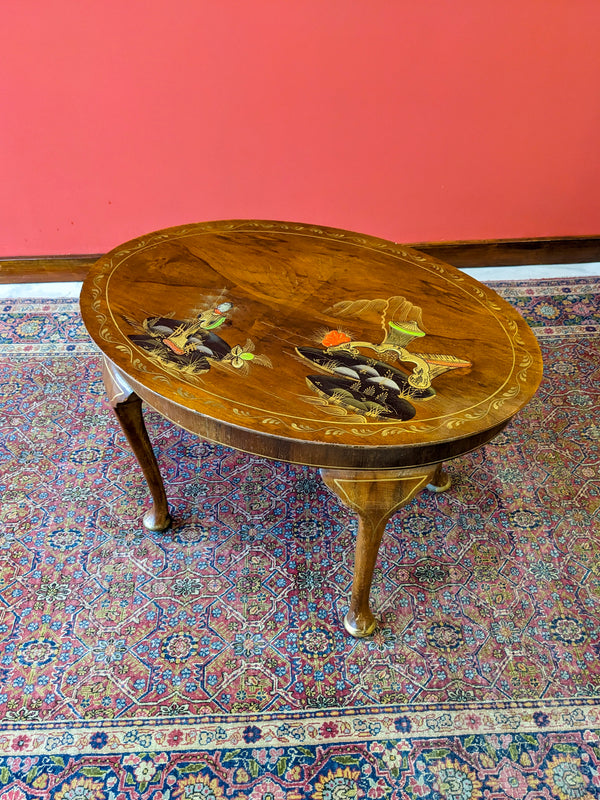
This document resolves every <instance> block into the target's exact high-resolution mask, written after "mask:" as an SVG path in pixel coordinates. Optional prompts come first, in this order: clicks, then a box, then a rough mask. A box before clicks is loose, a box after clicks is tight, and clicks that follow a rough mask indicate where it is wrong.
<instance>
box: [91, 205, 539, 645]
mask: <svg viewBox="0 0 600 800" xmlns="http://www.w3.org/2000/svg"><path fill="white" fill-rule="evenodd" d="M81 310H82V314H83V319H84V321H85V324H86V327H87V329H88V331H89V332H90V334H91V336H92V337H93V339H94V340H95V342H96V343H97V344H98V346H99V347H100V349H101V350H102V352H103V353H104V357H105V362H104V363H105V367H104V379H105V383H106V388H107V392H108V395H109V397H110V400H111V403H112V405H113V407H114V409H115V412H116V414H117V417H118V418H119V421H120V423H121V426H122V428H123V431H124V433H125V435H126V437H127V439H128V441H129V443H130V444H131V447H132V449H133V451H134V453H135V455H136V457H137V459H138V461H139V464H140V466H141V468H142V470H143V472H144V475H145V477H146V480H147V482H148V486H149V488H150V492H151V494H152V499H153V504H152V507H151V509H150V510H149V511H148V513H147V514H146V516H145V517H144V524H145V525H146V527H147V528H149V529H151V530H163V529H165V528H167V527H168V526H169V524H170V516H169V510H168V503H167V497H166V493H165V488H164V484H163V481H162V478H161V475H160V472H159V469H158V465H157V462H156V458H155V456H154V453H153V450H152V446H151V444H150V441H149V439H148V435H147V432H146V428H145V425H144V421H143V417H142V411H141V406H142V401H143V402H145V403H148V405H150V406H151V407H152V408H154V409H156V410H157V411H158V412H159V413H161V414H162V415H164V416H165V417H167V418H168V419H170V420H171V421H173V422H174V423H175V424H177V425H180V426H182V427H184V428H186V429H187V430H189V431H192V432H194V433H196V434H198V435H199V436H202V437H204V438H206V439H209V440H212V441H215V442H219V443H221V444H224V445H228V446H231V447H234V448H236V449H239V450H243V451H245V452H249V453H254V454H256V455H260V456H265V457H267V458H274V459H278V460H282V461H289V462H293V463H296V464H306V465H312V466H314V467H318V468H320V470H321V475H322V477H323V480H324V481H325V483H326V484H327V486H328V487H329V488H330V489H331V490H332V491H333V492H335V494H336V495H337V496H338V497H339V498H340V499H341V501H342V502H343V503H345V504H346V505H347V506H349V507H350V508H351V509H352V510H354V511H355V512H356V513H357V514H358V518H359V527H358V534H357V540H356V555H355V567H354V580H353V587H352V597H351V600H350V610H349V611H348V614H347V615H346V618H345V621H344V622H345V626H346V629H347V630H348V632H349V633H351V634H352V635H353V636H366V635H368V634H370V633H371V632H372V631H373V630H374V628H375V624H376V621H375V618H374V616H373V614H372V612H371V609H370V607H369V591H370V587H371V581H372V577H373V570H374V567H375V561H376V559H377V553H378V549H379V544H380V542H381V538H382V535H383V532H384V528H385V525H386V523H387V521H388V519H389V518H390V516H391V514H393V513H394V512H395V511H396V510H397V509H398V508H400V507H401V506H403V505H404V504H406V503H407V502H408V501H410V500H411V499H412V498H413V497H414V496H415V495H416V494H417V492H419V491H421V490H422V489H424V488H425V487H429V488H430V489H433V490H436V491H437V490H439V491H442V490H444V489H447V488H448V486H449V481H448V479H447V477H446V474H445V473H444V471H443V469H442V463H443V462H444V461H446V460H448V459H451V458H455V457H456V456H459V455H462V454H463V453H466V452H468V451H470V450H473V449H474V448H477V447H479V446H481V445H483V444H485V443H486V442H488V441H490V439H492V438H493V437H494V436H495V435H496V434H497V433H499V432H500V431H501V430H502V429H503V428H504V427H505V426H506V424H507V423H508V422H509V421H510V419H511V418H512V417H513V416H514V415H515V414H516V413H517V412H518V411H519V409H521V408H522V407H523V406H524V405H525V404H526V403H527V402H528V401H529V400H530V398H531V397H532V395H533V394H534V393H535V391H536V389H537V387H538V384H539V382H540V379H541V375H542V360H541V355H540V351H539V347H538V345H537V342H536V339H535V337H534V335H533V333H532V332H531V330H530V329H529V328H528V326H527V325H526V323H525V322H524V321H523V319H522V318H521V317H520V316H519V314H518V313H517V312H516V311H515V310H514V309H513V308H512V307H511V306H510V305H508V304H507V303H506V302H505V301H504V300H502V299H501V298H500V297H499V296H498V295H497V294H495V293H494V292H493V291H492V290H491V289H489V288H487V287H485V286H483V285H481V284H480V283H478V282H477V281H475V280H473V279H472V278H470V277H468V276H466V275H464V274H462V273H460V272H459V271H458V270H456V269H454V268H453V267H450V266H448V265H446V264H443V263H441V262H438V261H436V260H434V259H432V258H429V257H427V256H425V255H423V254H421V253H419V252H416V251H413V250H411V249H409V248H407V247H404V246H402V245H398V244H394V243H392V242H388V241H384V240H382V239H376V238H373V237H369V236H363V235H360V234H357V233H352V232H349V231H342V230H335V229H331V228H322V227H315V226H310V225H302V224H294V223H283V222H268V221H254V220H235V221H226V222H213V223H204V224H197V225H189V226H185V227H178V228H171V229H168V230H164V231H159V232H156V233H152V234H150V235H148V236H145V237H141V238H139V239H135V240H134V241H131V242H128V243H127V244H124V245H122V246H120V247H118V248H116V249H115V250H113V251H112V252H110V253H108V255H106V256H104V257H103V258H101V259H100V260H99V261H98V262H97V264H96V265H95V267H94V268H93V269H92V271H91V273H90V275H89V277H88V278H87V280H86V281H85V284H84V286H83V289H82V293H81Z"/></svg>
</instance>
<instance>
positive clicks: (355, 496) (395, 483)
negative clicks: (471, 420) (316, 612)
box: [321, 465, 436, 638]
mask: <svg viewBox="0 0 600 800" xmlns="http://www.w3.org/2000/svg"><path fill="white" fill-rule="evenodd" d="M435 471H436V467H435V465H434V466H431V467H419V468H415V469H388V470H337V469H322V470H321V477H322V478H323V481H324V482H325V484H326V485H327V486H328V487H329V488H330V489H331V490H332V491H333V492H334V493H335V494H336V495H337V496H338V497H339V498H340V500H341V501H342V503H344V505H346V506H348V508H350V509H352V511H355V512H356V513H357V514H358V534H357V537H356V549H355V555H354V577H353V581H352V597H351V599H350V609H349V611H348V613H347V614H346V617H345V619H344V627H345V628H346V630H347V631H348V633H349V634H350V635H351V636H354V637H357V638H359V637H362V636H369V635H370V634H371V633H373V631H374V630H375V627H376V626H377V620H376V619H375V617H374V616H373V612H372V611H371V608H370V606H369V593H370V591H371V583H372V581H373V572H374V570H375V562H376V561H377V554H378V552H379V545H380V543H381V538H382V536H383V531H384V529H385V526H386V524H387V522H388V520H389V518H390V517H391V516H392V514H393V513H394V511H396V510H397V509H399V508H400V507H401V506H403V505H405V504H406V503H408V502H409V501H410V500H412V498H413V497H414V496H415V495H416V494H417V492H419V491H420V490H421V489H424V488H425V486H426V485H427V484H428V483H429V482H430V481H431V480H432V479H433V476H434V474H435Z"/></svg>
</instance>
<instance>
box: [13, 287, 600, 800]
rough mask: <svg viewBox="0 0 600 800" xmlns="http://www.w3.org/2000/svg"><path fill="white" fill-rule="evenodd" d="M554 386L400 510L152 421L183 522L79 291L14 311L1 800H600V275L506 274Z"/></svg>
mask: <svg viewBox="0 0 600 800" xmlns="http://www.w3.org/2000/svg"><path fill="white" fill-rule="evenodd" d="M495 288H496V289H497V290H498V291H500V292H501V293H502V294H503V296H504V297H506V298H507V299H508V300H509V302H511V303H512V304H514V305H515V306H516V307H517V308H518V309H519V310H520V312H521V313H522V314H523V315H524V316H525V317H526V318H527V320H528V321H529V322H530V324H531V325H532V326H533V327H534V329H535V331H536V333H537V335H538V336H539V341H540V344H541V346H542V350H543V355H544V359H545V379H544V382H543V385H542V387H541V389H540V391H539V393H538V395H537V396H536V398H535V399H534V401H533V402H532V403H531V404H530V405H529V406H528V407H527V409H526V410H525V411H524V413H522V414H521V415H520V416H519V417H518V418H517V419H515V420H514V422H513V423H512V424H511V425H510V427H509V428H507V429H506V431H505V432H504V433H502V434H501V435H500V436H499V437H498V438H497V439H496V440H495V441H494V442H493V443H492V444H490V445H488V446H486V447H485V448H483V449H481V450H479V451H477V452H475V453H473V454H470V455H468V456H464V457H462V458H460V459H457V460H456V461H453V462H451V463H450V464H449V466H448V469H449V472H450V473H451V475H452V478H453V482H454V484H453V487H452V489H451V490H450V491H449V492H447V493H446V494H441V495H432V494H429V493H427V492H426V493H424V494H422V495H420V496H419V497H418V498H417V499H416V500H414V501H413V502H412V503H411V504H410V505H409V506H408V507H407V508H405V509H403V510H402V511H401V512H399V513H398V514H396V515H395V517H394V518H393V520H392V521H391V522H390V523H389V525H388V529H387V532H386V536H385V538H384V542H383V544H382V547H381V552H380V557H379V561H378V566H377V572H376V576H375V580H374V588H373V601H374V607H375V610H376V613H377V616H378V618H379V620H380V626H379V628H378V630H377V631H376V633H375V634H374V635H373V636H372V637H371V638H369V639H364V640H354V639H352V638H350V637H349V636H347V635H346V634H345V632H344V629H343V626H342V618H343V615H344V613H345V610H346V606H347V602H348V597H349V588H350V582H351V570H352V554H353V537H354V531H355V529H356V522H355V519H354V517H353V516H352V514H351V513H350V512H349V511H347V510H346V509H344V508H343V507H341V506H340V505H339V504H338V502H337V500H336V498H335V497H334V496H333V495H331V494H330V493H329V492H328V490H327V489H326V488H325V487H324V486H323V484H322V483H321V480H320V478H319V476H318V473H317V472H316V470H313V469H309V468H302V467H297V466H289V465H284V464H280V463H276V462H271V461H266V460H263V459H260V458H254V457H252V456H248V455H244V454H241V453H237V452H234V451H232V450H229V449H227V448H224V447H220V446H216V445H213V444H209V443H207V442H203V441H200V440H198V439H196V438H194V437H193V436H191V435H190V434H188V433H186V432H184V431H181V430H178V429H176V428H175V427H174V426H173V425H172V424H170V423H168V422H166V421H165V420H163V419H161V418H160V417H159V416H158V415H156V414H155V413H153V412H150V413H148V414H147V421H148V427H149V432H150V436H151V439H152V441H153V443H154V445H155V448H156V450H157V452H158V458H159V462H160V465H161V469H162V471H163V475H164V476H165V482H166V484H167V489H168V493H169V497H170V501H171V503H172V507H173V511H174V518H175V523H174V527H173V529H172V530H171V531H168V532H167V533H150V532H148V531H146V530H144V528H143V526H142V524H141V517H142V514H143V512H144V510H145V509H146V507H147V502H148V492H147V489H146V486H145V484H144V481H143V478H142V476H141V473H140V471H139V469H138V468H137V466H136V464H135V462H134V459H133V456H132V454H131V452H130V450H129V448H128V446H127V444H126V442H125V440H124V437H123V436H122V434H121V432H120V429H119V428H118V425H117V422H116V420H115V418H114V417H113V415H112V411H111V410H110V409H109V408H108V407H107V405H106V404H105V400H104V389H103V385H102V382H101V379H100V371H99V356H98V353H97V351H96V349H95V347H94V346H93V345H92V344H91V342H90V340H89V339H88V337H87V335H86V333H85V330H84V328H83V325H82V322H81V318H80V316H79V313H78V305H77V303H76V302H75V301H45V300H44V301H41V300H36V301H33V300H11V301H1V302H2V303H3V305H2V304H1V303H0V309H1V314H0V495H1V509H0V715H1V724H0V800H23V799H24V798H49V797H52V798H57V799H58V800H75V798H77V799H78V800H81V799H82V798H89V800H129V799H130V798H132V799H133V798H153V800H179V798H181V800H184V799H186V798H196V799H197V800H200V799H202V800H205V799H208V798H216V799H220V798H252V800H256V799H257V798H268V799H269V800H283V798H289V799H290V800H293V799H294V798H296V800H302V798H314V799H315V800H344V798H389V799H391V798H398V800H399V799H400V798H402V799H404V798H409V800H411V799H412V798H421V797H425V798H447V799H448V800H476V799H477V798H482V799H483V798H485V799H486V800H493V799H494V798H516V799H518V800H534V798H535V800H538V799H539V798H558V799H559V800H571V799H572V798H577V799H579V798H594V797H598V796H600V467H599V465H600V453H599V448H600V348H599V342H600V320H599V318H598V310H599V307H600V281H599V280H598V279H593V278H588V279H571V280H566V281H565V280H548V281H536V282H523V283H518V284H515V283H501V284H495Z"/></svg>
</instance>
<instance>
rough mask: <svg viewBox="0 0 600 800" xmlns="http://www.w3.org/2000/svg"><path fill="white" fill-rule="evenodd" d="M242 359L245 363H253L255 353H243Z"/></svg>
mask: <svg viewBox="0 0 600 800" xmlns="http://www.w3.org/2000/svg"><path fill="white" fill-rule="evenodd" d="M240 358H243V359H244V361H252V359H253V358H254V353H241V354H240Z"/></svg>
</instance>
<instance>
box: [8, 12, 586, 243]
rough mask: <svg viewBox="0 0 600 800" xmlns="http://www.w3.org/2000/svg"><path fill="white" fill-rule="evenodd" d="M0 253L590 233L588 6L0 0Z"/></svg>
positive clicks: (517, 236) (408, 240)
mask: <svg viewBox="0 0 600 800" xmlns="http://www.w3.org/2000/svg"><path fill="white" fill-rule="evenodd" d="M0 24H1V25H2V47H1V48H0V69H1V70H2V80H1V82H0V146H1V149H2V150H1V152H2V159H1V161H0V163H1V170H2V174H1V175H0V180H1V184H0V255H2V256H19V255H32V254H38V255H42V254H51V253H88V252H100V251H105V250H107V249H109V248H111V247H113V246H114V245H116V244H118V243H119V242H121V241H123V240H125V239H127V238H131V237H133V236H136V235H139V234H142V233H146V232H148V231H149V230H153V229H156V228H159V227H165V226H168V225H175V224H180V223H187V222H191V221H194V220H207V219H222V218H232V217H257V218H272V219H290V220H297V221H304V222H315V223H320V224H324V225H333V226H339V227H347V228H353V229H356V230H360V231H363V232H366V233H372V234H375V235H381V236H384V237H387V238H391V239H395V240H399V241H407V242H410V241H422V240H445V239H483V238H502V237H508V238H519V237H535V236H559V235H577V234H597V233H599V232H600V200H599V199H598V187H599V184H600V180H599V179H600V166H599V165H600V157H599V155H600V44H599V38H598V35H599V31H600V3H599V2H598V0H587V1H586V0H562V1H561V0H502V2H498V0H472V1H471V0H425V1H424V2H414V0H368V2H367V0H297V2H286V0H247V1H245V0H189V2H185V1H184V0H126V1H125V2H124V1H123V0H102V2H97V3H94V2H82V0H52V2H41V1H40V0H38V1H37V2H34V0H4V2H3V3H2V9H1V11H0Z"/></svg>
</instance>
